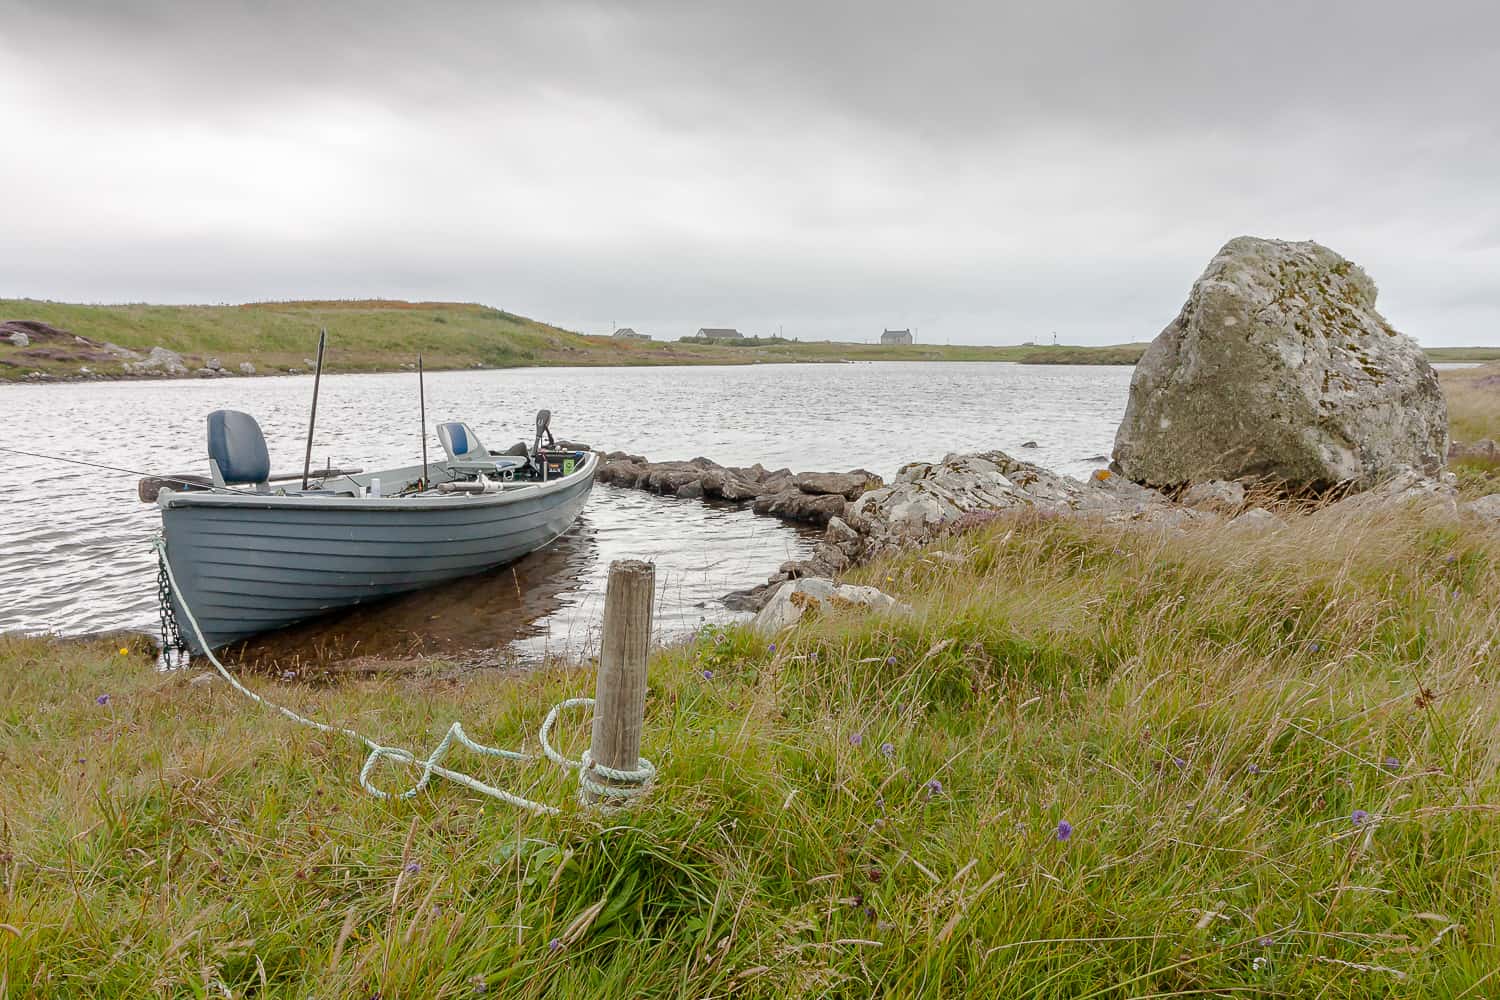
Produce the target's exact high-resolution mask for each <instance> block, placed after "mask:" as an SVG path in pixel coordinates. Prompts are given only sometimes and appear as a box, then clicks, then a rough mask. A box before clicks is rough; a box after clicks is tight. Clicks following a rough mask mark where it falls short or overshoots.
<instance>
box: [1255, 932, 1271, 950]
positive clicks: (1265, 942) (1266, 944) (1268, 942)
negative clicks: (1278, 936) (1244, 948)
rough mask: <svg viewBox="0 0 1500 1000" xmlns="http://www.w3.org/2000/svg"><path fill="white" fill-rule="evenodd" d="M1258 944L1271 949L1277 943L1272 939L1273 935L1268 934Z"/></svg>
mask: <svg viewBox="0 0 1500 1000" xmlns="http://www.w3.org/2000/svg"><path fill="white" fill-rule="evenodd" d="M1256 943H1257V944H1259V945H1260V946H1261V947H1262V948H1269V947H1271V945H1272V944H1274V943H1275V941H1274V939H1272V937H1271V935H1269V934H1267V935H1266V936H1265V937H1263V938H1261V939H1260V940H1259V941H1257V942H1256Z"/></svg>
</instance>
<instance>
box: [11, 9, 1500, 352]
mask: <svg viewBox="0 0 1500 1000" xmlns="http://www.w3.org/2000/svg"><path fill="white" fill-rule="evenodd" d="M1497 29H1500V13H1497V9H1496V8H1494V7H1492V6H1491V5H1487V4H1478V3H1472V4H1457V3H1455V4H1428V5H1423V6H1421V7H1420V8H1419V7H1417V6H1416V5H1412V4H1407V3H1393V2H1381V3H1350V2H1345V0H1336V2H1322V3H1316V4H1291V3H1264V4H1236V5H1220V6H1216V5H1211V4H1204V3H1201V2H1199V3H1183V2H1172V3H1164V2H1149V0H1142V2H1133V3H1081V2H1073V3H1051V4H1038V3H1010V4H1007V3H985V4H943V5H917V4H888V5H880V4H870V3H860V4H796V5H793V4H734V5H730V4H688V3H631V4H603V3H600V4H584V3H548V4H542V3H535V4H518V3H511V4H457V3H428V4H412V3H401V4H398V3H359V4H308V3H289V2H273V3H257V4H240V3H234V4H230V3H217V2H202V3H191V4H187V3H180V4H179V3H166V2H157V3H98V4H75V3H60V2H50V3H34V4H17V3H10V4H7V3H5V2H4V0H0V108H7V109H8V110H5V111H0V115H4V116H5V121H6V123H7V124H8V126H9V127H7V128H5V133H6V134H7V136H8V140H9V145H10V147H11V149H12V151H13V152H12V153H11V155H9V156H8V157H5V158H3V159H0V192H3V191H6V190H9V191H10V192H11V198H10V201H11V203H10V204H9V205H6V206H5V207H6V211H5V212H4V215H5V216H6V224H5V231H4V233H3V234H0V294H10V295H19V294H33V295H49V296H52V297H58V298H72V299H95V300H97V299H106V298H130V299H177V300H194V299H198V300H202V299H207V300H211V301H217V300H221V299H222V300H234V299H243V298H256V297H275V298H285V297H292V296H300V295H318V296H327V295H344V296H347V295H359V294H379V295H406V296H411V297H451V298H464V299H480V300H485V301H492V302H496V303H497V304H500V305H503V306H505V307H506V308H511V309H514V310H516V311H519V312H525V313H529V314H532V315H536V316H538V317H540V318H544V319H548V320H553V321H557V322H560V323H563V324H565V325H570V326H574V327H578V328H585V329H593V330H598V329H603V328H606V327H607V325H608V323H609V322H610V321H611V320H616V321H619V322H622V323H630V324H631V325H637V326H647V325H650V326H654V327H657V328H659V330H660V331H661V332H662V333H669V334H678V333H685V332H689V331H691V330H692V329H693V328H695V327H696V326H698V325H703V324H706V323H710V322H712V323H721V322H722V323H729V324H734V325H742V326H746V327H750V328H758V329H768V328H771V327H772V326H774V325H776V324H785V325H786V327H787V328H788V332H792V330H793V329H794V328H795V329H796V330H800V331H802V332H803V334H804V335H808V336H815V335H823V334H829V335H835V336H856V335H858V331H863V330H867V329H869V328H872V327H878V326H880V325H881V324H882V323H883V322H885V321H886V320H889V321H890V322H892V323H899V324H901V325H907V324H911V325H916V326H918V327H919V329H923V330H924V331H930V332H931V335H932V336H933V338H934V339H953V340H955V341H989V340H993V341H1015V340H1020V339H1026V338H1028V337H1030V336H1033V335H1037V333H1038V331H1041V332H1042V333H1046V332H1049V331H1051V330H1054V329H1055V330H1058V331H1059V333H1060V334H1061V335H1062V336H1063V338H1064V339H1073V340H1093V341H1111V340H1132V339H1144V338H1147V337H1150V336H1152V335H1153V334H1154V333H1155V332H1156V331H1157V330H1158V329H1159V328H1160V327H1161V326H1162V325H1163V324H1164V323H1165V322H1166V321H1167V320H1168V319H1170V318H1171V315H1172V314H1173V313H1174V312H1175V310H1176V308H1177V307H1178V305H1180V302H1181V299H1182V297H1183V296H1184V294H1185V292H1186V289H1187V286H1188V284H1189V283H1190V282H1191V281H1192V279H1193V278H1194V277H1195V276H1196V275H1197V273H1198V271H1199V270H1201V268H1202V266H1203V264H1204V263H1205V262H1206V260H1207V259H1208V257H1209V256H1210V255H1211V254H1212V253H1213V252H1214V251H1215V250H1216V249H1217V248H1218V246H1219V245H1220V244H1222V243H1223V242H1224V241H1225V240H1226V239H1228V238H1229V237H1231V236H1234V235H1237V234H1239V233H1242V232H1250V233H1255V234H1258V235H1273V236H1283V237H1287V238H1316V239H1319V240H1321V241H1322V242H1325V243H1327V244H1329V245H1330V246H1333V247H1334V248H1335V249H1337V250H1339V251H1341V252H1343V253H1345V254H1346V255H1348V256H1350V257H1353V258H1354V259H1356V260H1358V261H1359V262H1361V263H1362V264H1364V265H1365V266H1366V267H1367V268H1368V269H1369V270H1370V272H1371V273H1372V274H1373V275H1374V276H1375V277H1376V279H1377V281H1378V282H1379V283H1380V285H1381V288H1382V299H1381V302H1382V306H1383V308H1384V309H1385V310H1386V311H1387V313H1388V314H1390V315H1391V318H1392V319H1393V320H1394V321H1395V322H1396V323H1397V325H1398V326H1401V327H1402V328H1404V329H1407V330H1408V331H1409V332H1412V333H1415V334H1417V335H1419V336H1420V337H1422V338H1423V339H1424V340H1425V341H1427V342H1431V343H1440V342H1450V343H1451V342H1460V341H1462V342H1483V341H1489V342H1495V341H1496V340H1497V339H1500V289H1497V287H1496V286H1497V282H1496V281H1495V280H1494V278H1493V275H1494V273H1495V271H1494V268H1493V265H1494V263H1495V257H1494V248H1495V246H1496V244H1497V239H1496V237H1495V233H1497V232H1500V191H1497V186H1496V185H1495V183H1494V180H1493V178H1495V177H1496V176H1500V126H1497V124H1495V119H1494V117H1493V112H1492V109H1491V107H1490V104H1491V103H1492V101H1493V98H1494V95H1495V94H1496V93H1497V92H1500V46H1497V43H1496V41H1495V39H1496V38H1497V36H1500V31H1497ZM17 150H19V151H21V155H19V156H18V155H16V153H15V151H17ZM0 197H4V195H3V194H0Z"/></svg>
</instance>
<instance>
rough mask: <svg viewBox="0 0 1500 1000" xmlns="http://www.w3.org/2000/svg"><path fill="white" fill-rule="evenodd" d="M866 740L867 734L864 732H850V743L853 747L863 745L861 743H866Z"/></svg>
mask: <svg viewBox="0 0 1500 1000" xmlns="http://www.w3.org/2000/svg"><path fill="white" fill-rule="evenodd" d="M864 742H865V734H864V733H850V734H849V745H850V746H851V747H857V746H861V745H863V744H864Z"/></svg>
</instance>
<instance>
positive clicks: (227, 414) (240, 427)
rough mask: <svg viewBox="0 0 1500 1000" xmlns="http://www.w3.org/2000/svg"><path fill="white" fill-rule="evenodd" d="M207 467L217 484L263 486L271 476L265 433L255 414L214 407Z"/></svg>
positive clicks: (209, 428)
mask: <svg viewBox="0 0 1500 1000" xmlns="http://www.w3.org/2000/svg"><path fill="white" fill-rule="evenodd" d="M208 466H209V469H210V471H211V472H212V473H213V480H214V485H215V486H232V485H235V484H240V483H254V484H255V485H257V486H260V485H262V484H264V483H265V482H266V480H268V479H269V478H270V476H271V456H270V453H269V452H267V451H266V436H265V435H264V434H262V433H261V431H260V424H258V423H256V422H255V418H254V417H252V416H251V415H250V414H248V413H241V412H240V411H239V410H215V411H214V412H212V413H210V414H209V415H208Z"/></svg>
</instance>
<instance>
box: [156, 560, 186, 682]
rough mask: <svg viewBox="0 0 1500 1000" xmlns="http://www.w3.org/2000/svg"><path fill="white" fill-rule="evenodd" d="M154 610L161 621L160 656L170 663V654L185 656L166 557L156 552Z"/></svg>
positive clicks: (184, 641) (184, 646)
mask: <svg viewBox="0 0 1500 1000" xmlns="http://www.w3.org/2000/svg"><path fill="white" fill-rule="evenodd" d="M156 609H157V615H158V616H159V618H160V621H161V655H162V656H163V657H165V658H166V660H167V662H169V663H170V662H172V653H173V651H174V650H175V651H176V652H178V653H182V654H186V653H187V651H188V646H187V641H186V640H185V639H183V637H182V629H181V628H180V627H178V625H177V612H176V611H174V610H173V609H172V580H171V578H170V577H169V576H167V557H166V554H165V553H164V552H163V551H162V550H161V549H160V548H158V549H157V550H156Z"/></svg>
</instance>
